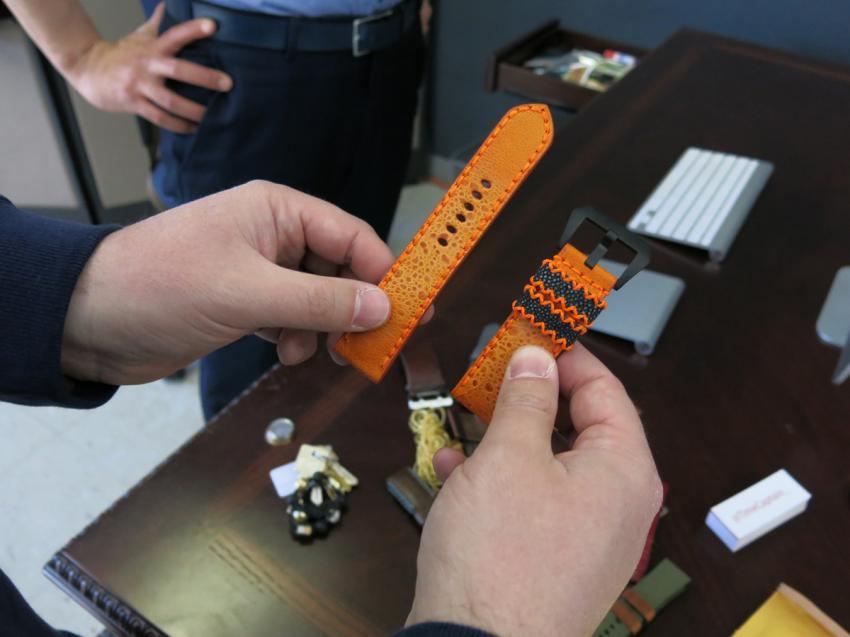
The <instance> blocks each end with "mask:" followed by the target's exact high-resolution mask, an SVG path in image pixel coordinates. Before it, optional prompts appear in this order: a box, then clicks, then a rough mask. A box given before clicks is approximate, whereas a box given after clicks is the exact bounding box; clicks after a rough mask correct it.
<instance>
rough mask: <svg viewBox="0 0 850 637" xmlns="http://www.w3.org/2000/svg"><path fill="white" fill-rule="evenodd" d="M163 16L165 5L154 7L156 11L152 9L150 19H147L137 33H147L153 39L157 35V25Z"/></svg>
mask: <svg viewBox="0 0 850 637" xmlns="http://www.w3.org/2000/svg"><path fill="white" fill-rule="evenodd" d="M164 14H165V3H164V2H160V3H159V4H158V5H156V9H154V11H153V13H152V14H151V17H150V18H148V19H147V22H145V23H144V24H143V25H142V26H140V27H139V29H138V30H139V31H142V32H144V33H148V34H150V35H152V36H154V37H156V34H157V33H159V25H160V23H161V22H162V16H163V15H164Z"/></svg>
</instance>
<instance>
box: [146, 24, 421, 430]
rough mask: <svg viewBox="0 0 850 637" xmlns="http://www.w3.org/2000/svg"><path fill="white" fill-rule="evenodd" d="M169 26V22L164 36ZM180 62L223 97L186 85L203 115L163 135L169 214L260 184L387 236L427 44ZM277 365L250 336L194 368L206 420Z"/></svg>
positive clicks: (161, 184) (202, 53)
mask: <svg viewBox="0 0 850 637" xmlns="http://www.w3.org/2000/svg"><path fill="white" fill-rule="evenodd" d="M172 25H173V20H170V19H169V18H168V16H166V19H165V20H164V21H163V25H162V27H161V30H164V29H167V28H168V27H169V26H172ZM180 55H181V57H183V58H185V59H187V60H192V61H194V62H197V63H199V64H203V65H205V66H210V67H214V68H217V69H221V70H223V71H225V72H226V73H228V74H229V75H230V76H231V77H232V78H233V80H234V87H233V89H232V90H231V91H230V92H229V93H216V92H213V91H209V90H206V89H200V88H197V87H191V86H186V85H181V84H175V85H173V88H175V90H177V91H178V92H179V93H180V94H182V95H184V96H186V97H188V98H190V99H193V100H195V101H197V102H200V103H202V104H205V105H206V106H207V112H206V115H205V116H204V119H203V121H202V122H201V124H200V127H199V129H198V131H197V132H196V133H195V134H192V135H179V134H175V133H171V132H169V131H166V130H162V131H161V132H160V147H159V161H158V164H157V165H156V167H155V169H154V175H153V178H154V185H155V187H156V190H157V192H158V194H159V196H160V197H161V199H162V201H163V202H164V203H165V204H166V205H167V206H168V207H173V206H176V205H179V204H182V203H186V202H189V201H192V200H194V199H197V198H199V197H204V196H206V195H209V194H212V193H214V192H218V191H220V190H223V189H225V188H230V187H232V186H236V185H239V184H242V183H245V182H246V181H250V180H252V179H266V180H269V181H273V182H276V183H280V184H285V185H287V186H291V187H293V188H296V189H298V190H301V191H303V192H307V193H310V194H312V195H315V196H317V197H320V198H322V199H325V200H327V201H330V202H332V203H334V204H336V205H337V206H339V207H341V208H342V209H344V210H346V211H348V212H350V213H352V214H354V215H357V216H358V217H360V218H362V219H364V220H366V221H367V222H368V223H369V224H371V225H372V226H373V227H374V228H375V230H376V231H377V232H378V234H379V235H380V236H381V237H384V238H386V235H387V233H388V232H389V228H390V223H391V221H392V215H393V212H394V210H395V207H396V204H397V202H398V196H399V193H400V191H401V187H402V184H403V182H404V177H405V173H406V170H407V164H408V159H409V155H410V144H411V133H412V128H413V118H414V114H415V110H416V104H417V92H418V87H419V84H420V80H421V77H422V72H423V64H424V57H425V55H424V44H423V40H422V34H421V32H420V30H419V25H418V24H417V25H416V27H415V28H414V29H412V30H410V31H409V32H408V34H407V35H406V36H405V37H404V39H403V40H401V41H399V42H398V43H397V44H395V45H393V46H392V47H390V48H388V49H384V50H382V51H378V52H375V53H371V54H369V55H367V56H364V57H361V58H355V57H354V56H352V54H351V53H350V52H340V53H336V52H334V53H303V52H299V51H297V50H296V51H273V50H269V49H260V48H253V47H245V46H238V45H233V44H227V43H222V42H218V41H215V40H201V41H199V42H197V43H194V44H192V45H190V46H189V47H187V48H186V49H184V50H183V51H182V52H181V54H180ZM276 360H277V356H276V351H275V347H274V345H272V344H270V343H267V342H265V341H262V340H260V339H259V338H257V337H254V336H250V337H246V338H244V339H242V340H240V341H238V342H237V343H234V344H233V345H230V346H228V347H225V348H223V349H221V350H219V351H217V352H215V353H213V354H211V355H209V356H207V357H206V358H205V359H204V360H203V361H202V363H201V400H202V404H203V408H204V415H205V417H206V418H207V419H209V418H211V417H212V416H213V415H215V414H216V413H217V412H218V411H219V410H221V409H222V408H223V407H224V406H225V405H227V404H228V403H229V402H230V401H231V400H232V399H233V398H235V397H236V396H238V395H239V394H240V393H241V392H242V391H243V390H244V389H245V388H247V387H248V386H249V385H250V384H251V383H252V382H253V381H254V380H256V378H258V377H259V376H260V375H261V374H262V373H263V372H264V371H266V370H267V369H268V368H269V367H270V366H271V365H273V364H274V363H275V362H276Z"/></svg>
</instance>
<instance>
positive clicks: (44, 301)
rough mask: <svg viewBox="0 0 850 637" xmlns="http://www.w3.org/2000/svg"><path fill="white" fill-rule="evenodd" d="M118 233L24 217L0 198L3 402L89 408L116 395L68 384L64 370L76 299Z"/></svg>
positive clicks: (105, 387) (0, 373) (0, 390)
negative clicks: (92, 261) (92, 262)
mask: <svg viewBox="0 0 850 637" xmlns="http://www.w3.org/2000/svg"><path fill="white" fill-rule="evenodd" d="M115 229H116V227H115V226H88V225H83V224H76V223H70V222H66V221H57V220H55V219H48V218H46V217H40V216H38V215H34V214H29V213H26V212H21V211H20V210H18V209H16V208H15V207H14V206H13V205H12V204H11V203H10V202H9V200H8V199H5V198H3V197H0V400H5V401H9V402H17V403H22V404H26V405H63V406H65V407H78V408H88V407H97V406H98V405H101V404H103V403H104V402H106V401H107V400H109V398H110V397H111V396H112V394H114V393H115V389H116V388H115V387H112V386H108V385H101V384H99V383H90V382H78V381H73V380H71V379H69V378H67V377H66V376H64V375H63V374H62V370H61V368H60V363H59V355H60V349H61V346H62V332H63V329H64V326H65V315H66V314H67V312H68V303H69V301H70V300H71V293H72V292H73V291H74V286H75V285H76V283H77V279H78V278H79V276H80V273H81V272H82V270H83V267H84V266H85V264H86V262H87V261H88V259H89V257H90V256H91V254H92V252H94V249H95V248H96V247H97V245H98V244H99V243H100V241H101V240H102V239H103V238H104V237H105V236H106V235H107V234H109V233H110V232H112V231H113V230H115Z"/></svg>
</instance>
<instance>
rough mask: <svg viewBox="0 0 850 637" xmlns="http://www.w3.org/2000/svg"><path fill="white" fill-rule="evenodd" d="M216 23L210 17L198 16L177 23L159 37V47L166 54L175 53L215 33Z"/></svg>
mask: <svg viewBox="0 0 850 637" xmlns="http://www.w3.org/2000/svg"><path fill="white" fill-rule="evenodd" d="M215 30H216V24H215V22H213V21H212V20H210V19H209V18H197V19H195V20H187V21H186V22H181V23H180V24H176V25H174V26H173V27H171V28H170V29H168V30H166V31H165V32H164V33H163V34H162V35H160V36H159V37H158V38H157V48H158V49H159V51H160V53H164V54H165V55H175V54H176V53H177V52H178V51H180V49H182V48H183V47H185V46H186V45H187V44H190V43H192V42H194V41H195V40H201V39H203V38H208V37H209V36H211V35H212V34H213V33H215Z"/></svg>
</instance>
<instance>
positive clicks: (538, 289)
mask: <svg viewBox="0 0 850 637" xmlns="http://www.w3.org/2000/svg"><path fill="white" fill-rule="evenodd" d="M523 292H528V293H529V294H530V295H531V296H532V297H533V298H535V299H537V300H538V301H539V302H540V303H542V304H543V305H546V306H548V307H549V309H550V310H551V311H552V312H553V313H554V314H557V315H558V316H560V317H561V320H562V321H563V322H565V323H566V322H569V323H571V324H572V322H573V321H578V322H580V323H581V324H583V325H589V324H590V322H591V321H590V317H589V316H588V315H586V314H583V313H581V312H579V311H578V308H577V307H576V306H575V305H567V301H566V299H564V298H563V297H561V296H555V292H554V291H553V290H550V289H549V288H547V287H545V286H544V285H543V283H542V282H541V281H531V282H530V283H528V284H526V286H525V287H524V288H523Z"/></svg>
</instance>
